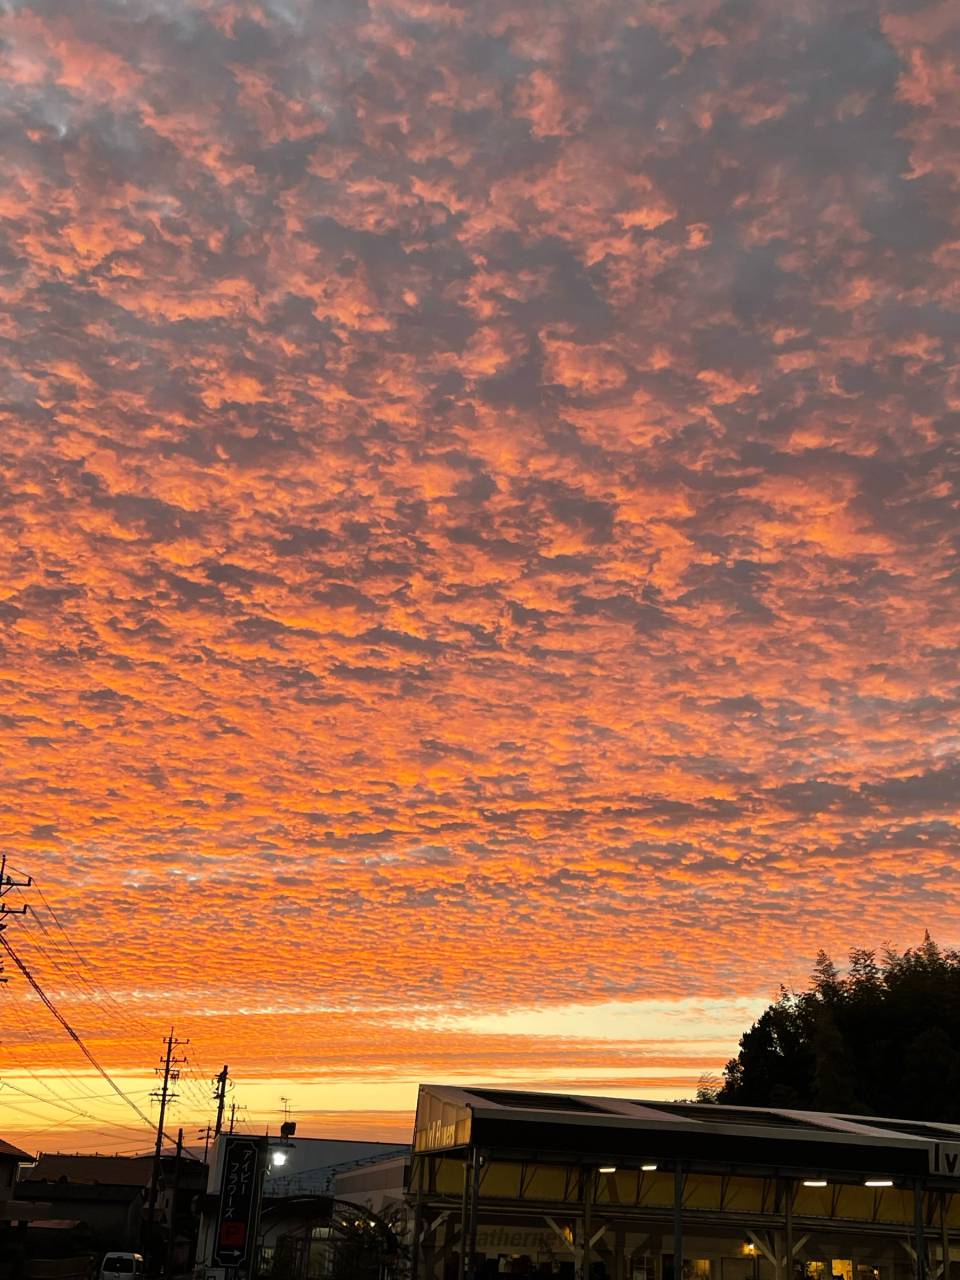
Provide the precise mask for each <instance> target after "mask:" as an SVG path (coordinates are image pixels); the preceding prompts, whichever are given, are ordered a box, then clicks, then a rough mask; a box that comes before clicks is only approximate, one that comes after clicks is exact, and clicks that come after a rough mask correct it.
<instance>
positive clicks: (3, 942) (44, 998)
mask: <svg viewBox="0 0 960 1280" xmlns="http://www.w3.org/2000/svg"><path fill="white" fill-rule="evenodd" d="M0 947H2V948H3V949H4V951H6V953H7V955H8V956H9V957H10V959H11V960H12V961H13V963H14V964H15V965H16V966H17V968H18V969H19V970H20V972H21V973H22V974H23V976H24V977H25V978H26V980H27V982H29V983H30V986H31V987H32V988H33V990H34V991H35V992H36V993H37V995H38V996H39V997H40V1000H41V1002H42V1003H43V1005H44V1007H45V1008H46V1009H47V1010H48V1011H49V1012H50V1013H51V1014H52V1015H53V1017H54V1018H56V1020H57V1022H59V1023H60V1025H61V1027H63V1029H64V1031H66V1033H67V1035H68V1036H69V1037H70V1039H71V1040H73V1041H74V1043H75V1044H76V1046H77V1048H78V1049H79V1050H80V1052H81V1053H82V1054H83V1056H84V1057H85V1058H86V1059H87V1061H88V1062H89V1063H90V1065H91V1066H92V1067H93V1069H94V1070H95V1071H96V1072H97V1073H98V1075H101V1076H102V1077H103V1078H104V1080H106V1082H107V1084H108V1085H109V1086H110V1088H111V1089H112V1090H113V1091H114V1093H115V1094H116V1095H117V1096H118V1097H120V1098H122V1099H123V1100H124V1102H126V1103H127V1105H128V1106H129V1107H130V1108H132V1110H133V1111H135V1112H136V1113H137V1115H138V1116H139V1117H140V1119H141V1120H142V1121H143V1123H144V1124H145V1125H146V1126H147V1127H148V1128H149V1129H151V1130H152V1129H153V1121H152V1120H151V1119H150V1117H149V1116H148V1115H147V1114H146V1112H145V1111H141V1109H140V1107H139V1106H138V1105H137V1103H135V1102H134V1100H133V1099H132V1098H131V1097H129V1096H128V1095H127V1094H126V1093H124V1091H123V1090H122V1089H121V1088H120V1086H119V1085H118V1084H117V1082H116V1081H115V1080H114V1079H113V1077H112V1076H111V1075H110V1074H109V1072H108V1071H106V1070H105V1068H104V1067H102V1066H101V1065H100V1063H99V1062H98V1061H97V1059H96V1058H95V1057H94V1056H93V1054H92V1053H91V1052H90V1050H89V1049H88V1048H87V1046H86V1045H85V1044H84V1043H83V1041H82V1040H81V1039H80V1036H79V1035H78V1034H77V1033H76V1031H74V1029H73V1027H72V1026H71V1025H70V1023H69V1022H68V1021H67V1019H66V1018H65V1017H64V1016H63V1014H62V1013H61V1012H60V1010H59V1009H58V1008H57V1007H56V1005H55V1004H54V1003H53V1001H52V1000H51V999H50V998H49V996H48V995H47V994H46V992H45V991H44V990H43V988H42V987H41V986H40V984H39V982H37V980H36V978H35V977H34V976H33V974H32V973H31V972H30V970H29V969H28V968H27V966H26V965H25V964H24V962H23V961H22V960H21V959H20V957H19V956H18V955H17V953H16V951H14V949H13V947H11V945H10V943H9V942H8V941H7V939H6V938H5V937H4V936H3V934H0ZM162 1136H164V1137H166V1138H167V1141H168V1142H169V1141H170V1140H171V1139H170V1137H169V1135H168V1134H164V1135H162Z"/></svg>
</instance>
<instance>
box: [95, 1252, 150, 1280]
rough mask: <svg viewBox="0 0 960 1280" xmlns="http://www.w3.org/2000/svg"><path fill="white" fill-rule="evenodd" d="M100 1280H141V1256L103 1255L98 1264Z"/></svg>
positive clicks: (140, 1254)
mask: <svg viewBox="0 0 960 1280" xmlns="http://www.w3.org/2000/svg"><path fill="white" fill-rule="evenodd" d="M100 1280H143V1254H142V1253H106V1254H104V1257H103V1262H102V1263H101V1264H100Z"/></svg>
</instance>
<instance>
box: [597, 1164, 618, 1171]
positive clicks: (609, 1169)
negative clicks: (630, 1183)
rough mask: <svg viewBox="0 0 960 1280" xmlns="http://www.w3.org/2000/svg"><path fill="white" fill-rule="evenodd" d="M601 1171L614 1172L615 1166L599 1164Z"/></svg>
mask: <svg viewBox="0 0 960 1280" xmlns="http://www.w3.org/2000/svg"><path fill="white" fill-rule="evenodd" d="M600 1172H601V1173H616V1172H617V1166H616V1165H615V1164H602V1165H601V1166H600Z"/></svg>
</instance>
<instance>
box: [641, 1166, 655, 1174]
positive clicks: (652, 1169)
mask: <svg viewBox="0 0 960 1280" xmlns="http://www.w3.org/2000/svg"><path fill="white" fill-rule="evenodd" d="M640 1168H641V1169H642V1170H643V1172H644V1173H656V1171H657V1166H656V1165H655V1164H642V1165H641V1166H640Z"/></svg>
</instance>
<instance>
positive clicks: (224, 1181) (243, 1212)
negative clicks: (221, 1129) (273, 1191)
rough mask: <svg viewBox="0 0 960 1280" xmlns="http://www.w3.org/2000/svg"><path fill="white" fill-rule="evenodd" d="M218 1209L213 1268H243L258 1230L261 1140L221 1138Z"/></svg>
mask: <svg viewBox="0 0 960 1280" xmlns="http://www.w3.org/2000/svg"><path fill="white" fill-rule="evenodd" d="M221 1141H222V1142H223V1143H224V1152H223V1176H222V1178H221V1181H220V1207H219V1210H218V1213H217V1233H216V1237H215V1238H214V1243H213V1259H212V1264H213V1266H215V1267H243V1266H246V1265H247V1264H248V1263H249V1262H250V1258H251V1254H252V1252H253V1242H254V1237H255V1236H256V1231H257V1216H258V1211H259V1208H260V1186H261V1183H262V1181H263V1168H262V1164H261V1157H262V1152H263V1148H264V1145H265V1143H264V1140H263V1139H262V1138H248V1137H242V1136H241V1135H239V1134H235V1135H233V1134H232V1135H224V1136H223V1137H222V1138H221Z"/></svg>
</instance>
